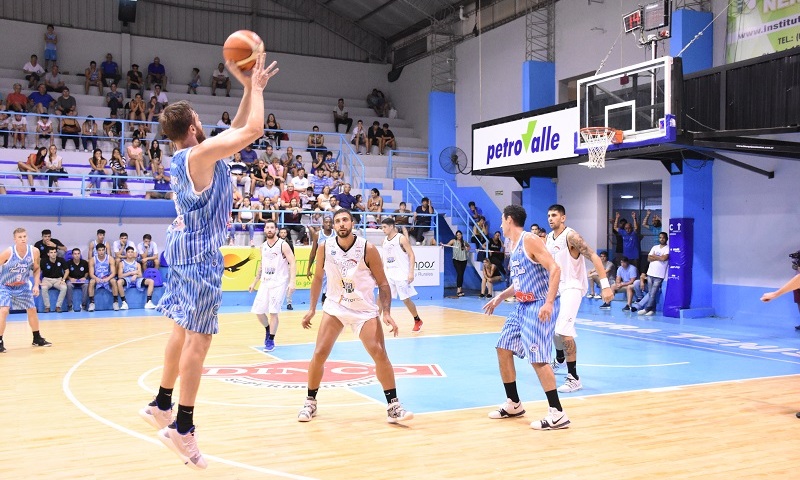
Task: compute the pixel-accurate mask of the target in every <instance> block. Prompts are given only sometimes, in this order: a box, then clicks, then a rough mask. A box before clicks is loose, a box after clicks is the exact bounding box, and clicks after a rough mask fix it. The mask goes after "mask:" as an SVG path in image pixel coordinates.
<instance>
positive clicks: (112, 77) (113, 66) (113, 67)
mask: <svg viewBox="0 0 800 480" xmlns="http://www.w3.org/2000/svg"><path fill="white" fill-rule="evenodd" d="M100 74H101V75H102V78H103V83H104V84H105V85H106V86H109V85H114V84H118V83H119V81H120V80H122V74H121V73H120V69H119V65H117V62H115V61H114V57H112V56H111V54H110V53H107V54H106V61H105V62H103V63H101V64H100ZM129 98H130V95H129Z"/></svg>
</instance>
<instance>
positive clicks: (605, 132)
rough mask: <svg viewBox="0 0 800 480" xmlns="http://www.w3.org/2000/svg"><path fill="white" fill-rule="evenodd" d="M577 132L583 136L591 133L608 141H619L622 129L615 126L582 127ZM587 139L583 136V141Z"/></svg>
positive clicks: (615, 142)
mask: <svg viewBox="0 0 800 480" xmlns="http://www.w3.org/2000/svg"><path fill="white" fill-rule="evenodd" d="M578 132H579V133H580V134H581V136H582V137H583V136H584V135H593V136H595V137H601V138H602V137H606V138H608V139H609V140H610V143H614V144H617V143H620V141H621V137H622V135H623V131H622V130H619V129H617V128H612V127H583V128H581V129H580V130H578ZM588 140H589V139H586V138H584V141H586V142H587V143H588Z"/></svg>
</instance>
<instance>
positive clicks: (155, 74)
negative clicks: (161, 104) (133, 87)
mask: <svg viewBox="0 0 800 480" xmlns="http://www.w3.org/2000/svg"><path fill="white" fill-rule="evenodd" d="M168 80H169V79H168V78H167V69H166V68H164V65H162V64H161V59H160V58H158V57H155V58H153V63H151V64H150V65H148V66H147V78H146V79H145V85H146V86H147V88H150V86H151V85H153V84H157V85H161V86H163V88H164V91H165V92H166V91H167V82H168Z"/></svg>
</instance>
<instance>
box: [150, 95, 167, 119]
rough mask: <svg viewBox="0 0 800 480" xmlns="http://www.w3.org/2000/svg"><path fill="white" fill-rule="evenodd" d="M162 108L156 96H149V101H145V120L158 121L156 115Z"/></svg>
mask: <svg viewBox="0 0 800 480" xmlns="http://www.w3.org/2000/svg"><path fill="white" fill-rule="evenodd" d="M163 109H164V106H163V105H161V103H159V101H158V98H157V97H150V101H149V102H148V103H147V121H148V122H150V123H152V122H158V117H159V116H160V115H161V111H162V110H163Z"/></svg>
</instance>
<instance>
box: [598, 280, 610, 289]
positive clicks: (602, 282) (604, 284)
mask: <svg viewBox="0 0 800 480" xmlns="http://www.w3.org/2000/svg"><path fill="white" fill-rule="evenodd" d="M600 288H611V285H610V284H609V283H608V278H601V279H600Z"/></svg>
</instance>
